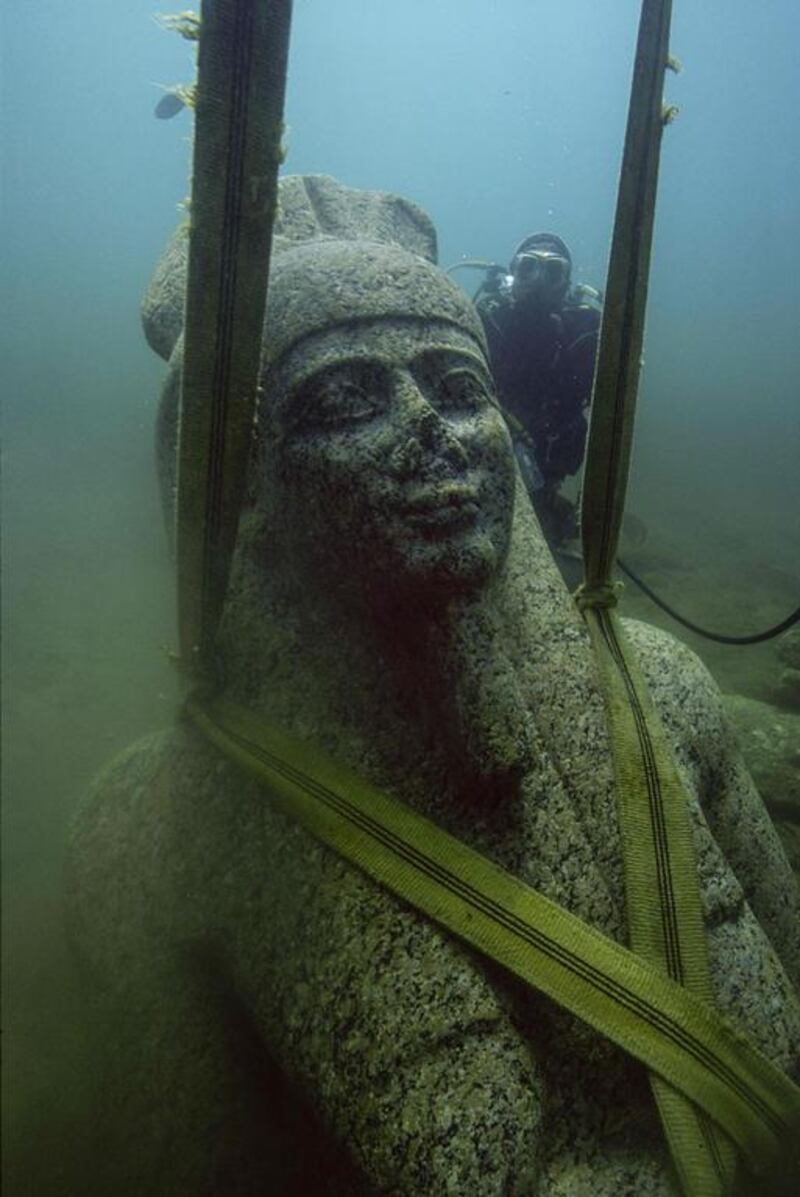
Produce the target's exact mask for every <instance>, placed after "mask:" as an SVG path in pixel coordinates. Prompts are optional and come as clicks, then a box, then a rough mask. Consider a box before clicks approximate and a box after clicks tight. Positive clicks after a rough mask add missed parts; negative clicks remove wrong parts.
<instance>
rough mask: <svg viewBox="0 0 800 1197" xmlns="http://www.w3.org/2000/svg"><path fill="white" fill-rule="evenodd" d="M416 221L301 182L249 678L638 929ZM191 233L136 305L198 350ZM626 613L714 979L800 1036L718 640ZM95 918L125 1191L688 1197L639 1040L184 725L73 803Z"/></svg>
mask: <svg viewBox="0 0 800 1197" xmlns="http://www.w3.org/2000/svg"><path fill="white" fill-rule="evenodd" d="M434 259H435V237H434V233H433V229H432V227H431V225H430V222H429V221H428V219H427V217H426V216H425V215H424V214H423V213H422V212H420V210H419V209H417V208H416V207H414V205H412V204H409V203H408V202H406V201H403V200H400V199H398V198H396V197H392V196H387V195H382V194H377V193H367V192H359V191H352V190H349V189H347V188H345V187H343V186H341V185H340V184H338V183H336V182H335V181H334V180H332V179H328V178H325V177H306V178H303V177H293V178H287V179H284V180H282V183H281V198H280V210H279V215H278V220H277V224H276V230H275V251H274V256H273V265H272V271H271V280H270V294H269V304H268V316H267V321H266V325H265V357H264V373H263V378H262V390H263V395H262V402H261V406H260V409H259V414H258V423H257V428H256V434H255V438H254V448H253V458H252V466H251V477H250V494H249V500H248V507H247V510H246V512H245V514H244V516H243V519H242V526H241V532H240V543H239V547H238V549H237V557H236V561H235V567H234V576H233V578H232V583H231V589H230V596H229V601H228V603H227V607H226V611H225V614H224V618H223V626H222V629H221V633H220V643H219V656H220V668H221V670H222V674H223V676H224V679H225V681H224V684H225V686H226V688H227V690H228V691H229V692H230V693H231V694H232V695H233V696H234V697H235V698H236V699H237V700H239V701H240V702H241V703H243V704H245V705H246V706H247V707H248V708H249V709H250V710H252V711H254V712H257V713H258V714H259V715H260V716H262V717H263V718H264V719H265V720H267V721H270V722H272V723H275V724H278V725H279V726H282V727H283V728H285V729H287V730H288V731H289V732H291V733H292V734H293V735H295V736H296V737H298V738H300V739H304V740H307V741H309V742H312V743H316V744H318V745H320V746H321V747H322V748H324V749H325V751H327V752H328V753H329V754H330V755H331V756H332V757H334V758H335V759H337V760H339V761H341V762H343V763H345V764H346V765H348V766H349V767H351V768H352V769H354V770H356V771H357V772H359V773H360V774H361V775H363V776H364V777H366V778H369V779H371V780H372V781H373V782H374V783H375V784H377V785H378V786H380V787H382V788H383V789H384V790H386V791H389V792H391V793H392V794H394V795H395V796H397V797H399V798H401V799H402V800H403V801H405V802H406V803H408V804H410V805H412V806H413V807H415V808H417V809H418V810H420V811H422V812H424V813H425V814H426V815H428V816H429V817H431V818H433V819H435V820H436V821H437V822H438V823H439V824H441V825H442V826H443V827H445V828H446V829H447V830H448V831H450V832H452V833H453V834H455V835H457V836H458V837H460V838H461V839H463V840H465V841H466V842H467V843H469V844H470V845H472V846H473V847H475V848H477V849H478V850H479V851H480V852H482V853H483V854H484V855H486V856H488V857H490V858H491V859H493V860H495V861H497V862H498V863H500V864H501V865H502V866H503V867H504V868H506V869H508V870H510V871H511V872H513V873H515V874H516V875H517V876H519V877H520V878H522V879H524V880H525V881H526V882H527V883H529V884H530V885H532V886H535V887H536V888H537V889H539V890H540V891H542V892H543V893H544V894H546V895H547V896H548V897H550V898H552V899H553V900H555V901H556V902H558V903H560V904H561V905H562V906H565V907H567V908H568V909H569V910H571V911H572V912H574V913H575V914H576V915H578V916H579V917H580V918H582V919H583V920H585V921H586V922H587V923H589V924H591V925H593V926H595V927H597V928H598V929H600V930H601V931H602V932H603V933H605V934H606V935H608V936H611V937H613V938H615V939H617V940H619V941H621V942H625V937H626V924H625V913H624V895H623V876H622V861H621V854H620V842H619V834H618V830H617V821H616V815H615V799H614V792H613V779H612V767H611V760H610V755H609V746H608V740H607V732H606V725H605V719H604V713H603V703H602V698H601V695H600V693H599V691H598V686H597V681H596V677H595V671H594V664H593V658H592V653H591V650H590V645H589V641H588V636H587V633H586V630H585V628H584V625H583V623H582V621H581V618H580V616H579V614H578V613H577V611H576V609H575V607H574V604H573V602H572V600H571V598H570V596H569V594H568V593H567V591H566V589H565V587H564V584H563V582H562V580H561V577H560V575H559V573H558V571H557V569H556V567H555V565H554V563H553V561H552V559H551V557H550V555H549V553H548V550H547V549H546V546H545V544H544V541H543V539H542V536H541V533H540V531H539V529H538V526H537V524H536V521H535V518H534V516H533V513H532V510H531V508H530V505H529V502H528V500H527V498H526V496H525V491H524V487H522V485H521V483H519V481H518V479H517V478H516V476H515V470H514V459H513V454H512V450H511V444H510V440H509V437H508V434H507V432H506V429H505V426H504V422H503V419H502V417H501V415H500V412H499V411H498V408H497V406H496V402H495V398H494V392H493V387H492V381H491V377H490V375H489V373H488V370H487V366H486V361H485V357H484V341H483V334H482V331H481V327H480V322H479V320H478V319H477V317H476V315H475V313H474V311H473V309H472V307H471V305H470V303H469V301H468V300H467V298H466V297H465V296H464V295H463V294H462V293H461V292H460V291H459V290H458V289H457V288H456V287H455V286H454V285H452V284H451V283H450V281H449V280H448V279H447V278H446V277H445V276H444V275H443V274H442V273H440V272H439V271H438V269H437V268H436V266H435V265H434ZM184 270H185V248H184V247H183V246H182V244H181V242H180V241H176V242H175V243H173V246H172V247H171V249H170V250H169V251H168V253H167V255H166V257H165V259H164V260H163V262H162V264H161V266H160V267H159V270H158V272H157V274H156V277H155V279H154V282H153V285H152V288H151V291H150V293H149V295H148V298H147V300H146V303H145V318H146V324H147V329H148V335H149V338H150V340H151V343H152V344H153V345H154V346H155V347H156V348H157V349H158V350H159V351H160V352H161V353H162V354H163V355H164V356H168V355H170V354H171V355H172V357H171V366H170V376H169V378H168V380H167V383H166V385H165V391H164V400H163V406H162V412H161V416H160V424H159V438H160V443H159V454H160V460H161V472H162V481H163V487H164V496H165V501H166V502H167V504H168V505H169V503H170V502H171V484H172V476H173V466H172V461H173V453H174V428H175V395H176V394H177V383H176V379H177V373H178V370H179V352H180V340H179V336H180V323H181V319H180V311H181V295H182V290H183V274H184ZM630 635H631V637H632V640H633V642H634V644H635V646H636V649H637V651H638V652H639V654H640V657H641V663H642V667H643V669H644V671H645V673H646V676H647V679H648V682H649V684H650V686H651V689H652V693H653V697H654V699H655V702H656V705H657V707H658V708H659V710H660V712H661V714H662V716H663V718H664V720H665V723H666V727H667V729H668V732H669V735H670V737H671V739H672V741H673V743H674V746H675V751H676V754H677V759H678V762H679V767H680V771H681V774H682V776H683V778H684V780H685V782H686V787H687V790H688V794H689V798H690V802H691V810H692V817H693V825H694V833H695V840H696V852H697V858H698V864H699V871H700V878H701V886H702V897H703V903H704V913H705V918H706V922H707V929H708V940H709V946H710V960H711V968H712V972H713V980H714V985H715V989H716V997H717V1001H718V1004H719V1006H720V1007H721V1008H722V1010H724V1011H725V1012H726V1013H727V1014H728V1015H729V1016H730V1017H731V1018H732V1019H733V1020H734V1021H735V1022H736V1023H738V1024H739V1025H741V1027H742V1028H744V1029H745V1030H746V1032H747V1034H748V1035H749V1036H750V1037H751V1038H752V1039H753V1041H754V1042H755V1043H756V1044H757V1045H759V1046H760V1048H761V1049H762V1050H763V1051H764V1052H765V1053H766V1054H767V1055H768V1056H769V1057H770V1058H771V1059H772V1060H773V1061H775V1062H776V1063H777V1064H779V1065H780V1066H781V1067H783V1068H784V1069H786V1070H789V1071H791V1070H793V1069H794V1070H795V1072H796V1070H797V1067H798V1058H799V1057H800V1004H798V999H797V996H796V993H795V991H794V990H793V988H792V984H791V982H790V980H789V976H790V975H791V974H792V973H794V975H795V976H796V975H797V972H798V964H800V945H799V944H798V931H799V930H800V920H799V919H798V918H797V905H796V900H795V895H794V893H793V888H792V887H793V881H792V877H791V874H790V872H789V870H788V867H787V864H786V861H785V858H784V856H783V854H782V851H781V848H780V846H779V843H778V841H777V839H776V836H775V833H774V831H773V828H772V826H771V824H770V821H769V819H768V817H767V816H766V814H765V812H764V809H763V807H762V805H761V803H760V800H759V798H758V796H757V794H756V792H755V790H754V788H753V786H752V783H751V781H750V779H749V777H748V775H747V773H746V771H745V769H744V767H743V765H742V763H741V761H740V759H739V757H738V755H737V752H736V750H735V748H734V745H733V743H732V741H731V736H730V734H729V731H728V728H727V725H726V723H725V719H724V716H723V713H722V709H721V703H720V697H719V694H718V692H717V691H716V688H715V686H714V684H713V683H712V681H711V680H710V678H709V677H708V675H707V673H706V672H705V670H704V669H703V667H702V666H701V665H700V664H699V662H698V661H697V660H696V658H695V657H694V656H693V655H692V654H691V653H690V652H689V651H688V650H687V649H686V648H684V647H683V646H682V645H680V644H679V643H677V642H676V641H674V640H672V639H670V638H669V637H668V636H666V635H664V634H663V633H661V632H658V631H656V630H654V629H652V628H648V627H646V626H644V625H632V626H631V627H630ZM69 917H70V926H71V930H72V937H73V940H74V943H75V945H76V948H77V950H78V951H79V953H80V957H81V959H82V961H83V965H84V969H85V973H86V976H87V978H88V981H89V985H90V990H91V992H92V994H93V997H94V999H95V1002H96V1006H95V1009H96V1012H97V1014H96V1017H97V1019H98V1024H97V1025H98V1027H99V1028H100V1029H102V1033H103V1036H104V1041H105V1042H107V1043H109V1045H110V1046H109V1048H108V1056H109V1059H110V1061H111V1064H112V1067H111V1068H110V1069H109V1073H108V1079H107V1081H106V1089H105V1091H104V1100H103V1107H104V1112H105V1115H106V1117H107V1126H106V1129H105V1130H104V1132H103V1133H104V1134H111V1133H112V1131H113V1134H114V1136H115V1137H114V1138H113V1139H112V1140H109V1141H110V1142H113V1143H114V1147H113V1150H110V1149H109V1150H107V1155H109V1156H112V1157H113V1168H114V1181H113V1187H107V1188H106V1189H105V1190H104V1191H106V1192H114V1193H118V1194H119V1193H123V1194H127V1193H134V1192H135V1193H136V1194H137V1197H140V1195H141V1194H151V1193H152V1194H156V1193H158V1194H170V1195H184V1194H185V1195H187V1197H189V1195H191V1197H198V1195H201V1194H207V1195H209V1197H210V1195H212V1194H213V1195H215V1197H218V1195H220V1194H225V1195H228V1194H236V1195H237V1197H238V1195H240V1194H242V1195H244V1194H247V1195H250V1194H256V1193H258V1194H262V1193H265V1192H269V1193H275V1194H294V1193H297V1194H300V1193H302V1194H315V1193H319V1194H325V1195H326V1197H327V1195H330V1194H348V1195H351V1194H392V1195H394V1197H400V1195H403V1197H421V1195H423V1194H425V1195H428V1194H429V1195H431V1197H439V1195H442V1194H459V1195H462V1197H490V1195H492V1197H494V1195H497V1197H499V1195H500V1194H504V1195H509V1194H514V1195H517V1194H518V1195H520V1197H521V1195H523V1194H524V1195H525V1197H584V1195H585V1197H589V1195H591V1197H610V1195H611V1194H634V1193H635V1194H637V1195H642V1197H646V1195H649V1194H659V1195H661V1194H676V1193H677V1192H678V1189H677V1186H676V1182H675V1181H674V1179H673V1175H672V1172H671V1167H670V1164H669V1160H668V1154H667V1150H666V1147H665V1144H664V1140H663V1132H662V1130H661V1128H660V1124H659V1121H658V1117H657V1114H656V1111H655V1107H654V1104H653V1101H652V1098H651V1095H650V1091H649V1087H648V1081H647V1078H646V1075H645V1072H644V1070H643V1068H642V1067H641V1066H640V1065H639V1064H637V1063H635V1062H634V1061H632V1060H631V1059H630V1058H629V1057H627V1056H626V1055H624V1054H623V1053H622V1052H621V1051H619V1050H617V1049H616V1048H615V1047H614V1046H612V1045H611V1044H610V1043H609V1042H608V1041H607V1040H605V1039H603V1038H602V1037H601V1036H600V1035H598V1034H597V1033H595V1032H594V1031H593V1030H591V1029H589V1028H588V1027H587V1026H585V1025H583V1024H581V1023H579V1022H578V1021H577V1020H576V1019H575V1018H573V1017H572V1016H571V1015H569V1014H567V1013H565V1012H564V1011H562V1010H560V1009H559V1008H558V1007H557V1006H556V1005H554V1004H553V1003H552V1002H551V1001H550V1000H549V999H547V998H545V997H543V996H542V995H540V994H537V993H535V992H531V991H529V990H528V989H526V988H525V987H523V986H522V985H521V984H520V983H517V982H515V981H514V980H513V979H511V978H510V977H509V976H508V975H507V974H505V973H504V972H503V971H502V970H501V969H500V968H499V967H497V966H493V965H491V964H490V963H488V962H487V961H486V960H484V959H482V958H480V957H479V956H478V955H477V954H475V953H473V952H471V951H469V950H467V949H466V948H465V947H464V946H463V945H462V944H461V943H460V942H459V941H457V940H456V939H455V938H453V937H452V936H450V935H448V934H447V933H446V932H444V931H443V930H441V929H440V928H439V927H437V926H436V925H434V924H433V923H431V922H430V921H428V920H427V919H425V918H424V917H423V916H422V915H420V914H419V913H417V912H416V911H415V910H414V909H412V908H411V907H409V906H407V905H406V904H404V903H403V902H401V901H399V900H398V899H396V898H394V897H393V896H392V895H390V894H389V893H388V892H386V891H384V890H383V889H382V888H380V887H379V886H378V885H376V884H375V883H373V882H372V881H371V880H369V879H368V878H367V877H366V876H365V875H364V874H362V873H361V872H359V871H358V870H356V869H355V868H354V867H352V866H350V865H349V864H347V863H345V861H344V860H343V859H341V858H340V857H339V856H338V855H336V854H335V853H334V852H333V851H332V850H331V849H329V848H327V847H325V846H323V845H322V844H321V843H319V842H317V841H316V840H315V839H313V838H312V837H311V836H310V834H309V833H307V832H306V831H304V830H303V829H302V828H301V827H300V826H299V825H298V824H296V823H294V822H293V821H291V820H290V819H289V818H287V817H286V816H284V815H282V814H280V813H278V812H277V811H276V810H275V809H274V808H273V807H272V806H271V804H270V798H269V795H268V794H267V793H266V792H265V790H263V789H262V788H260V787H259V786H258V785H257V784H256V783H255V782H254V781H252V780H250V779H248V778H247V777H245V776H244V774H243V773H242V772H241V771H240V770H239V769H238V768H237V767H236V766H235V765H234V764H233V763H231V762H230V761H228V760H226V759H225V758H224V757H222V756H221V755H220V754H219V753H218V752H217V751H216V750H215V749H214V748H212V747H211V746H210V745H209V744H208V743H207V742H206V741H205V740H204V739H203V738H202V737H201V736H200V735H199V733H197V732H196V731H195V730H194V729H193V728H192V727H191V726H189V725H188V724H183V723H181V724H179V725H178V726H177V727H175V728H172V729H170V730H169V731H167V732H165V733H163V734H161V735H157V736H155V737H153V738H151V739H149V740H147V741H145V742H144V743H140V744H137V745H135V746H134V747H133V748H132V749H131V750H130V751H128V752H127V753H126V754H124V755H123V756H122V757H121V758H120V759H118V760H117V761H116V762H114V763H113V764H112V765H111V767H110V768H109V769H108V771H107V772H106V773H105V775H104V776H103V777H101V779H100V780H99V781H98V783H97V784H96V786H95V788H94V790H93V791H92V793H91V794H90V795H89V797H88V798H87V800H86V801H85V803H84V804H83V805H82V807H81V808H80V810H79V812H78V814H77V817H76V821H75V827H74V834H73V842H72V848H71V865H70V878H69Z"/></svg>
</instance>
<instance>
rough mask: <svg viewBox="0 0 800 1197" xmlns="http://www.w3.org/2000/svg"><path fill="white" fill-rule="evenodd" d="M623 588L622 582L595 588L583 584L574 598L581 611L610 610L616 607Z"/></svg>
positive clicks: (608, 583)
mask: <svg viewBox="0 0 800 1197" xmlns="http://www.w3.org/2000/svg"><path fill="white" fill-rule="evenodd" d="M623 588H624V586H623V583H622V582H605V583H604V584H603V585H594V586H592V585H590V584H589V583H588V582H581V584H580V586H579V587H578V589H577V590H576V591H575V593H574V595H573V596H572V597H573V598H574V600H575V603H576V605H577V608H578V610H579V611H588V610H594V609H596V608H598V607H600V608H604V609H608V608H609V607H616V605H617V603H618V602H619V596H620V595H621V594H622V591H623Z"/></svg>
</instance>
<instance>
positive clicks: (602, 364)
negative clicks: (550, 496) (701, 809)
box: [576, 0, 744, 1197]
mask: <svg viewBox="0 0 800 1197" xmlns="http://www.w3.org/2000/svg"><path fill="white" fill-rule="evenodd" d="M670 14H671V4H670V3H669V0H644V3H643V5H642V15H641V22H640V28H639V39H638V44H637V52H636V62H635V66H634V79H633V86H632V90H631V101H630V109H629V114H628V126H627V130H626V136H625V148H624V152H623V161H622V170H621V175H620V184H619V192H618V198H617V211H616V217H615V225H614V235H613V241H612V247H611V260H610V263H609V275H608V284H607V290H606V300H605V310H604V316H603V324H602V329H601V335H600V346H599V350H598V361H597V368H596V373H595V381H594V390H593V396H592V415H591V422H590V429H589V440H588V447H587V456H586V468H585V472H584V480H583V495H582V507H581V527H582V537H583V557H584V569H585V580H584V584H583V586H582V587H580V589H579V590H578V593H577V595H576V599H577V602H578V606H579V608H580V609H581V610H582V612H583V614H584V618H585V620H586V622H587V624H588V627H589V631H590V634H591V637H592V642H593V645H594V648H595V653H596V657H597V662H598V669H599V674H600V679H601V685H602V689H603V692H604V697H605V703H606V711H607V716H608V723H609V731H610V735H611V744H612V753H613V757H614V769H615V779H616V793H617V809H618V815H619V822H620V827H621V832H622V844H623V854H624V861H625V891H626V905H627V910H628V922H629V928H630V932H629V933H630V944H631V948H632V950H633V951H634V952H636V953H637V954H638V955H639V956H640V957H644V958H645V959H647V960H648V961H650V962H651V963H652V965H653V966H654V967H655V968H656V969H657V970H659V971H660V972H662V973H664V974H665V975H666V976H668V977H669V978H670V979H671V980H672V981H674V982H675V983H676V984H678V985H680V986H684V987H685V989H686V991H688V992H691V993H692V994H694V995H696V996H697V997H698V998H699V999H700V1000H701V1001H702V1002H704V1003H707V1002H710V1000H711V997H712V991H711V979H710V973H709V965H708V952H707V944H706V934H705V927H704V924H703V917H702V911H701V905H700V891H699V882H698V876H697V865H696V861H695V855H694V846H693V839H692V829H691V824H690V819H689V811H688V803H687V797H686V794H685V792H684V789H683V786H682V784H681V781H680V778H679V776H678V773H677V769H676V766H675V762H674V759H673V756H672V753H671V751H670V749H669V746H668V744H667V742H666V737H665V735H664V732H663V729H662V727H661V725H660V721H659V719H658V715H657V713H656V711H655V709H654V707H653V704H652V702H651V700H650V698H649V695H648V693H647V689H646V686H645V683H644V680H643V678H642V677H641V675H640V672H639V669H638V665H637V663H636V659H635V656H634V654H633V653H632V652H631V651H630V649H629V647H628V644H627V642H626V638H625V636H624V633H623V630H622V627H621V624H620V621H619V619H618V617H617V615H616V613H615V611H614V605H615V603H616V590H615V587H614V585H613V583H612V580H611V578H612V569H613V564H614V559H615V557H616V551H617V540H618V535H619V528H620V523H621V520H622V513H623V508H624V503H625V490H626V485H627V477H628V465H629V459H630V450H631V440H632V436H633V423H634V413H635V407H636V394H637V387H638V379H639V370H640V363H641V353H642V341H643V329H644V314H645V304H646V297H647V283H648V273H649V261H650V248H651V242H652V231H653V219H654V210H655V198H656V185H657V178H658V163H659V151H660V144H661V135H662V130H663V127H664V124H665V122H666V120H667V110H666V109H664V106H663V80H664V72H665V70H666V68H667V66H668V63H669V26H670ZM651 1084H652V1089H653V1092H654V1096H655V1099H656V1102H657V1105H658V1108H659V1113H660V1115H661V1120H662V1123H663V1125H664V1130H665V1134H666V1137H667V1141H668V1143H669V1146H670V1150H671V1153H672V1157H673V1161H674V1163H675V1166H676V1168H677V1170H678V1173H679V1176H680V1179H681V1183H682V1186H683V1190H684V1192H685V1193H686V1194H687V1197H717V1195H722V1194H725V1193H728V1192H730V1191H731V1188H732V1185H733V1183H734V1175H735V1171H736V1154H735V1151H734V1149H733V1146H732V1143H731V1141H730V1139H729V1138H728V1137H727V1135H730V1136H731V1137H732V1138H733V1140H734V1141H735V1142H737V1143H738V1144H739V1146H740V1147H742V1148H743V1149H744V1147H743V1144H742V1143H741V1141H740V1140H738V1139H737V1136H736V1135H735V1134H734V1133H733V1132H732V1129H731V1127H730V1125H729V1124H728V1123H727V1122H726V1120H725V1118H724V1117H722V1114H721V1107H719V1106H717V1105H715V1103H714V1102H711V1103H708V1104H704V1103H702V1102H698V1101H697V1099H696V1098H695V1097H693V1096H692V1094H690V1093H688V1092H687V1091H686V1090H685V1089H684V1088H682V1087H681V1086H680V1085H676V1084H675V1082H674V1080H672V1079H671V1078H669V1077H666V1076H665V1075H664V1074H663V1072H659V1070H658V1069H652V1071H651ZM717 1124H718V1125H717ZM720 1127H724V1128H725V1131H727V1135H726V1134H724V1133H723V1132H722V1131H721V1130H720Z"/></svg>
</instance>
